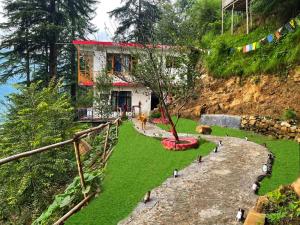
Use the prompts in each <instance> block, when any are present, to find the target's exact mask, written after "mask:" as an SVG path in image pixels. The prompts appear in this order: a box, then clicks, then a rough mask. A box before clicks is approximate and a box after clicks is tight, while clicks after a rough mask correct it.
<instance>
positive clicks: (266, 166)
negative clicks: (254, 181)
mask: <svg viewBox="0 0 300 225" xmlns="http://www.w3.org/2000/svg"><path fill="white" fill-rule="evenodd" d="M262 171H263V172H264V173H267V172H268V165H267V164H264V165H263V166H262Z"/></svg>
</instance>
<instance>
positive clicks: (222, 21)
mask: <svg viewBox="0 0 300 225" xmlns="http://www.w3.org/2000/svg"><path fill="white" fill-rule="evenodd" d="M222 34H224V9H223V4H222Z"/></svg>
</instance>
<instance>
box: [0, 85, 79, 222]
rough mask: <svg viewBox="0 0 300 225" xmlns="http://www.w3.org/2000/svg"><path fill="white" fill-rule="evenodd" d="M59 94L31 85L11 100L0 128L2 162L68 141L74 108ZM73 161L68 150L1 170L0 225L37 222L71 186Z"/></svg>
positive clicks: (50, 88) (56, 88)
mask: <svg viewBox="0 0 300 225" xmlns="http://www.w3.org/2000/svg"><path fill="white" fill-rule="evenodd" d="M60 88H61V84H59V85H55V84H54V83H53V82H52V83H50V85H49V86H48V87H46V88H42V85H41V82H39V83H37V84H36V83H32V84H31V85H30V86H29V87H26V88H24V87H20V89H19V92H18V93H15V94H12V95H10V96H9V98H8V105H7V107H8V109H7V110H8V114H7V117H6V119H5V121H4V123H3V124H2V125H1V127H0V138H1V142H0V148H1V152H0V158H4V157H7V156H10V155H13V154H17V153H21V152H25V151H28V150H32V149H35V148H39V147H42V146H46V145H49V144H53V143H56V142H59V141H63V140H65V139H67V138H68V137H70V136H71V130H72V127H73V108H72V106H71V104H70V98H69V96H68V95H67V94H62V93H61V92H60ZM66 148H67V147H66ZM71 148H72V146H71ZM74 160H75V159H74V156H73V154H72V151H69V149H59V150H58V149H57V150H53V151H49V152H45V153H43V154H39V155H34V156H31V157H28V158H25V159H21V160H19V161H16V162H11V163H9V164H7V165H2V166H1V167H0V177H1V179H0V198H1V201H2V203H1V204H0V224H29V223H30V221H32V219H33V218H35V217H37V216H39V215H40V213H41V211H43V210H44V209H45V208H46V207H47V206H48V204H49V203H50V202H51V201H52V196H53V194H54V193H56V192H57V189H59V188H61V187H62V186H63V185H65V184H66V183H68V181H70V177H71V176H70V175H71V174H73V171H74V170H73V169H75V168H76V167H75V163H74Z"/></svg>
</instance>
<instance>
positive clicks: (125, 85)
mask: <svg viewBox="0 0 300 225" xmlns="http://www.w3.org/2000/svg"><path fill="white" fill-rule="evenodd" d="M113 86H114V87H129V86H132V84H131V83H128V82H114V83H113Z"/></svg>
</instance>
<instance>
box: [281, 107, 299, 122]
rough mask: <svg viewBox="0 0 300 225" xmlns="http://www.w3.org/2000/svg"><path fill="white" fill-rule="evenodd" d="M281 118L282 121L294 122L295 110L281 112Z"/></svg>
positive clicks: (295, 117)
mask: <svg viewBox="0 0 300 225" xmlns="http://www.w3.org/2000/svg"><path fill="white" fill-rule="evenodd" d="M282 118H283V119H284V120H295V119H297V114H296V112H295V110H293V109H290V108H288V109H286V110H285V111H284V112H283V114H282Z"/></svg>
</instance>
